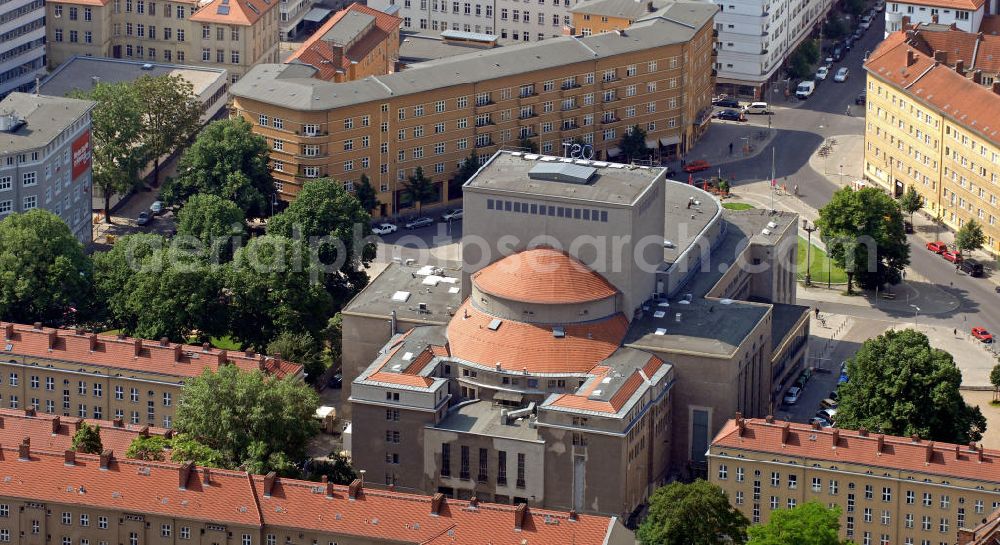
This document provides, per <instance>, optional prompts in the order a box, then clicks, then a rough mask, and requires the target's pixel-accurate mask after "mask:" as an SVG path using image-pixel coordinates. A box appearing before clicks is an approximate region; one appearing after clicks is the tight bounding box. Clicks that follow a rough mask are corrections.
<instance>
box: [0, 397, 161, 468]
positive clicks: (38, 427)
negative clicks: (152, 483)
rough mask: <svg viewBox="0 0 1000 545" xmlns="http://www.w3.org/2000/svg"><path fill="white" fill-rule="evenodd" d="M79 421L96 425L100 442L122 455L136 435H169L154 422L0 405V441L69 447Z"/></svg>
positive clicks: (55, 448) (47, 447)
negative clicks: (132, 421) (132, 422)
mask: <svg viewBox="0 0 1000 545" xmlns="http://www.w3.org/2000/svg"><path fill="white" fill-rule="evenodd" d="M83 424H88V425H91V426H97V427H98V428H99V429H100V434H101V444H102V445H103V447H104V448H105V449H110V450H113V451H115V452H118V453H120V454H121V455H123V456H124V454H125V451H126V450H128V447H129V445H131V444H132V441H133V440H135V438H136V437H139V436H146V437H148V436H151V435H160V436H165V437H170V436H171V435H172V433H173V432H172V431H171V430H169V429H166V428H158V427H155V426H147V425H136V424H127V423H125V421H124V420H122V419H116V420H94V419H92V418H76V417H72V416H60V415H55V414H46V413H40V412H38V411H36V410H35V409H33V408H30V407H29V408H27V409H23V410H21V409H0V444H6V445H13V444H16V443H19V442H23V441H24V440H27V441H28V442H29V443H30V444H31V447H32V448H34V449H40V450H47V451H52V452H62V451H64V450H68V449H71V448H73V436H74V435H76V432H77V431H79V430H80V428H81V427H82V425H83Z"/></svg>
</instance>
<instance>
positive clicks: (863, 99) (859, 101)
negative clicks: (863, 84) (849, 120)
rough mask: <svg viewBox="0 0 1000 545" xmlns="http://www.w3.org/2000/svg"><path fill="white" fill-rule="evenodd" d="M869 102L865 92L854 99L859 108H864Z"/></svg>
mask: <svg viewBox="0 0 1000 545" xmlns="http://www.w3.org/2000/svg"><path fill="white" fill-rule="evenodd" d="M866 102H868V94H867V93H866V92H865V91H861V92H860V93H858V96H856V97H854V103H855V104H857V105H858V106H864V105H865V103H866Z"/></svg>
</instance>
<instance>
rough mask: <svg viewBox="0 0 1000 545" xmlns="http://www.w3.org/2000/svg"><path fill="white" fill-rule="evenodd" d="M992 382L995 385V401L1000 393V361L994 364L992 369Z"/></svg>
mask: <svg viewBox="0 0 1000 545" xmlns="http://www.w3.org/2000/svg"><path fill="white" fill-rule="evenodd" d="M990 384H992V385H993V401H996V400H997V396H998V395H1000V363H998V364H996V365H994V366H993V369H992V370H990Z"/></svg>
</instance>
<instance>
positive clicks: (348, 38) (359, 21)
mask: <svg viewBox="0 0 1000 545" xmlns="http://www.w3.org/2000/svg"><path fill="white" fill-rule="evenodd" d="M374 23H375V16H373V15H369V14H367V13H361V12H360V11H354V10H351V11H348V12H347V13H345V14H344V16H343V17H341V18H340V20H339V21H337V22H336V23H334V24H333V26H332V27H330V30H328V31H327V32H326V34H324V35H323V38H322V39H323V41H325V42H333V43H335V44H338V45H347V44H349V43H351V42H354V41H355V40H357V38H358V35H359V34H361V33H362V32H364V30H365V29H366V28H368V27H369V26H371V25H373V24H374Z"/></svg>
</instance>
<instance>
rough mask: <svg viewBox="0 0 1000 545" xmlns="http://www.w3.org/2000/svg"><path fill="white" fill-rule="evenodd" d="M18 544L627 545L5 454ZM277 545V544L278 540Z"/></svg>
mask: <svg viewBox="0 0 1000 545" xmlns="http://www.w3.org/2000/svg"><path fill="white" fill-rule="evenodd" d="M11 536H14V537H13V539H14V540H16V541H17V542H19V543H39V544H40V543H47V542H52V543H66V544H68V543H95V544H103V543H131V544H133V545H134V544H140V543H166V542H173V541H175V540H177V541H180V542H181V543H194V544H206V545H207V544H210V543H215V544H219V543H237V544H240V545H273V544H275V543H279V542H280V543H310V542H312V543H351V544H355V543H356V544H372V545H375V544H405V543H409V544H418V543H420V544H431V543H433V544H439V543H440V544H445V543H462V544H468V545H478V544H481V545H487V544H492V545H526V544H548V543H575V544H579V545H588V544H594V545H598V544H607V545H626V544H628V545H631V544H632V543H634V539H635V538H634V537H633V536H632V535H631V533H630V532H628V530H626V529H625V528H624V527H623V526H622V525H621V523H620V522H618V521H617V520H616V519H614V518H608V517H599V516H592V515H584V514H577V513H572V512H571V513H567V512H557V511H548V510H539V509H534V508H528V507H527V506H524V505H521V506H516V507H515V506H501V505H491V504H487V503H485V502H478V501H454V500H447V499H444V498H442V497H441V496H440V495H438V496H435V497H430V496H415V495H410V494H401V493H398V492H391V491H378V490H368V489H367V488H366V487H365V486H364V485H363V483H362V481H361V480H360V479H359V480H356V481H355V482H354V483H352V484H351V485H350V486H349V487H345V486H337V485H333V484H332V483H325V482H320V483H317V482H306V481H297V480H292V479H283V478H279V477H277V476H275V475H274V474H273V473H271V474H268V475H261V476H255V475H248V474H247V473H244V472H240V471H228V470H220V469H209V468H198V467H195V466H194V465H193V464H191V463H187V464H174V463H165V462H143V461H138V460H128V459H124V458H123V457H122V453H120V452H117V451H113V450H110V449H107V450H105V451H104V453H103V454H101V455H100V456H96V455H87V454H79V453H75V452H73V451H71V450H59V451H53V450H43V449H37V448H35V445H34V443H33V442H21V443H19V444H17V446H16V447H14V448H12V447H9V446H8V447H3V448H0V539H3V540H5V541H10V540H11V539H12V537H11ZM279 540H280V541H279Z"/></svg>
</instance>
